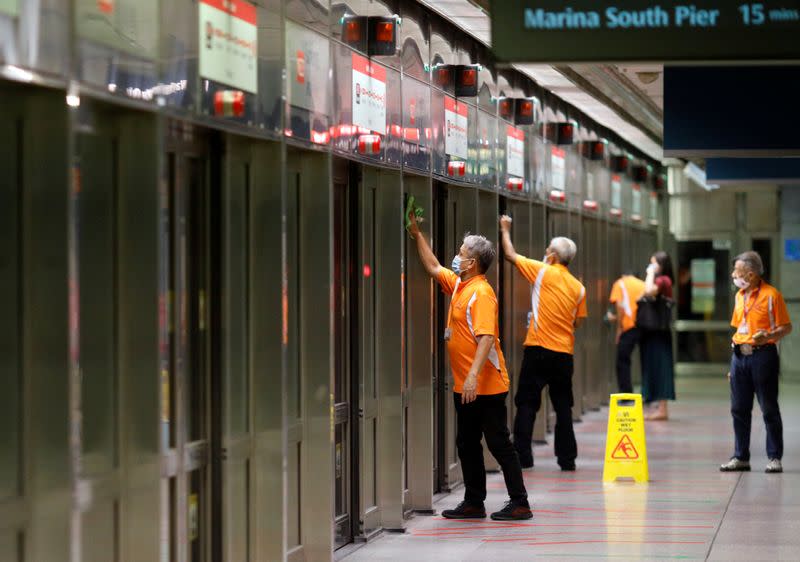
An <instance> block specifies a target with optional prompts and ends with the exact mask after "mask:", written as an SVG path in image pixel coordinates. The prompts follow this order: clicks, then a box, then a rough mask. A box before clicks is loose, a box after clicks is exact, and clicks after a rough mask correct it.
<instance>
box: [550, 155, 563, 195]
mask: <svg viewBox="0 0 800 562" xmlns="http://www.w3.org/2000/svg"><path fill="white" fill-rule="evenodd" d="M550 174H551V177H552V181H553V189H558V190H561V191H564V190H565V189H566V188H567V151H566V150H564V149H563V148H558V147H557V146H554V147H553V149H552V152H551V157H550Z"/></svg>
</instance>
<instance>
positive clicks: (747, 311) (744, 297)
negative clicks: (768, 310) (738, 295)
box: [742, 285, 761, 324]
mask: <svg viewBox="0 0 800 562" xmlns="http://www.w3.org/2000/svg"><path fill="white" fill-rule="evenodd" d="M760 291H761V285H759V286H758V289H756V290H755V292H754V293H753V294H752V295H750V298H751V299H752V300H751V301H750V306H747V301H748V298H747V293H745V294H744V295H742V324H745V323H746V322H747V315H748V314H750V311H751V310H753V307H754V306H755V304H756V300H758V293H759V292H760Z"/></svg>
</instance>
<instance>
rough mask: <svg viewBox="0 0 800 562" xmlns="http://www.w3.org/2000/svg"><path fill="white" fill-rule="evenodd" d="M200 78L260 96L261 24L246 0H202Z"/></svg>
mask: <svg viewBox="0 0 800 562" xmlns="http://www.w3.org/2000/svg"><path fill="white" fill-rule="evenodd" d="M198 13H199V21H200V76H202V77H203V78H208V79H209V80H214V81H215V82H219V83H221V84H226V85H228V86H233V87H234V88H239V89H241V90H244V91H245V92H250V93H252V94H256V93H258V22H257V20H256V17H257V13H256V7H255V5H253V4H251V3H250V2H247V1H246V0H200V5H199V8H198Z"/></svg>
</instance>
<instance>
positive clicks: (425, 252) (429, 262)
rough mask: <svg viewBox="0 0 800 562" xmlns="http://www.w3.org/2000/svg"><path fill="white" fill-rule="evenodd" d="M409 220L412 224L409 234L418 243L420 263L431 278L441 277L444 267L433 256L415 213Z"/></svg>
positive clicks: (410, 215)
mask: <svg viewBox="0 0 800 562" xmlns="http://www.w3.org/2000/svg"><path fill="white" fill-rule="evenodd" d="M408 218H409V221H410V222H411V224H410V226H409V227H408V232H409V234H411V236H412V237H413V238H414V240H416V242H417V253H418V254H419V261H420V262H422V266H423V267H424V268H425V271H427V272H428V274H429V275H430V276H431V277H434V278H437V277H438V276H439V271H440V270H441V269H442V265H441V264H440V263H439V260H437V259H436V256H435V255H433V250H431V246H430V244H428V241H427V240H425V235H424V234H422V232H421V231H420V229H419V224H417V217H416V215H415V214H414V213H413V212H412V213H409V215H408Z"/></svg>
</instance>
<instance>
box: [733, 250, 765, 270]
mask: <svg viewBox="0 0 800 562" xmlns="http://www.w3.org/2000/svg"><path fill="white" fill-rule="evenodd" d="M737 261H740V262H742V263H743V264H744V266H745V267H746V268H747V269H749V270H750V271H752V272H753V273H756V274H758V275H759V276H761V275H764V262H763V261H761V256H760V255H758V252H754V251H752V250H751V251H749V252H742V253H741V254H739V255H738V256H736V257H735V258H734V259H733V265H736V262H737Z"/></svg>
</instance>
